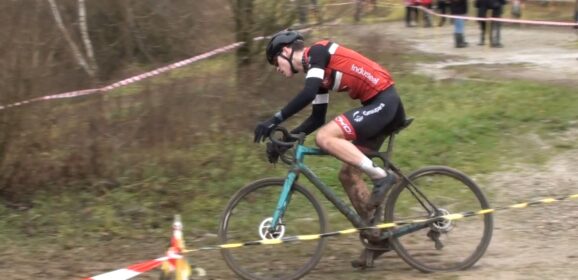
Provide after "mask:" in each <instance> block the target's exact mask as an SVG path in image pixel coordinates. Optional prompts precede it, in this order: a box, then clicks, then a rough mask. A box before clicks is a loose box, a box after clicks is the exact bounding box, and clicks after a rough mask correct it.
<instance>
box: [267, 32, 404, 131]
mask: <svg viewBox="0 0 578 280" xmlns="http://www.w3.org/2000/svg"><path fill="white" fill-rule="evenodd" d="M303 60H304V66H305V68H306V69H307V74H306V78H305V86H304V87H303V90H301V92H300V93H299V94H298V95H297V96H295V97H294V98H293V99H292V100H291V101H290V102H289V103H287V105H285V107H283V109H281V110H280V111H279V112H278V113H276V114H275V117H276V118H278V119H279V120H280V121H284V120H286V119H287V118H289V117H291V116H293V115H294V114H296V113H297V112H299V111H301V110H302V109H303V108H305V106H307V105H308V104H311V103H312V104H313V111H312V114H311V116H310V117H309V118H308V119H307V120H306V121H305V122H304V123H303V124H302V125H301V126H299V127H298V128H296V129H295V130H294V133H295V132H301V131H304V132H306V133H310V132H312V131H313V130H315V129H317V128H318V127H319V126H321V125H322V124H323V123H324V122H325V115H326V112H327V104H328V103H329V94H328V93H327V92H328V91H329V90H332V91H339V92H343V91H347V92H349V96H350V97H351V98H353V99H359V100H360V101H361V102H362V103H364V102H365V101H368V100H370V99H371V98H372V97H374V96H375V95H377V94H378V93H379V92H382V91H384V90H386V89H388V88H389V87H390V86H392V85H393V84H394V82H393V79H392V78H391V75H390V74H389V72H387V71H386V70H385V69H384V68H382V67H381V66H379V65H378V64H377V63H375V62H373V61H372V60H370V59H368V58H366V57H364V56H363V55H361V54H359V53H357V52H355V51H353V50H351V49H348V48H345V47H342V46H340V45H338V44H337V43H334V42H330V41H327V40H324V41H319V42H317V43H315V44H313V45H312V46H311V47H309V48H306V49H305V50H304V53H303Z"/></svg>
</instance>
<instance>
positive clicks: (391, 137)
mask: <svg viewBox="0 0 578 280" xmlns="http://www.w3.org/2000/svg"><path fill="white" fill-rule="evenodd" d="M394 140H395V133H392V134H391V135H389V140H388V141H387V152H386V155H385V159H386V160H387V161H388V162H389V159H390V157H391V154H392V153H393V143H394Z"/></svg>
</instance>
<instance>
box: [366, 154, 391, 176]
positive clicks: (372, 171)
mask: <svg viewBox="0 0 578 280" xmlns="http://www.w3.org/2000/svg"><path fill="white" fill-rule="evenodd" d="M359 168H360V169H361V170H362V171H363V172H365V174H367V176H369V178H371V179H372V180H375V179H381V178H384V177H385V176H387V173H385V170H383V169H382V168H381V167H378V166H375V164H373V161H371V160H370V159H369V158H368V157H363V159H362V160H361V162H360V163H359Z"/></svg>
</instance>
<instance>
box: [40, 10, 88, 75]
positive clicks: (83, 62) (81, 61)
mask: <svg viewBox="0 0 578 280" xmlns="http://www.w3.org/2000/svg"><path fill="white" fill-rule="evenodd" d="M48 3H49V4H50V10H51V12H52V15H53V17H54V20H55V21H56V25H57V26H58V29H59V30H60V31H61V33H62V36H64V39H65V40H66V42H67V43H68V46H69V47H70V49H71V51H72V54H73V55H74V57H75V59H76V61H77V63H78V65H80V67H82V69H84V71H85V72H86V73H87V74H88V75H89V76H90V77H91V78H94V77H95V76H96V73H97V71H98V68H97V65H96V61H95V59H94V52H93V48H92V43H91V41H90V37H89V36H88V28H87V23H86V5H85V2H84V0H78V2H77V3H78V18H79V26H80V34H81V36H82V41H83V43H84V46H85V51H86V54H83V53H82V52H81V51H80V48H79V47H78V45H77V44H76V42H75V41H74V40H73V39H72V36H71V35H70V33H69V32H68V29H67V28H66V26H65V24H64V21H63V20H62V16H61V15H60V11H59V9H58V6H57V5H56V0H48Z"/></svg>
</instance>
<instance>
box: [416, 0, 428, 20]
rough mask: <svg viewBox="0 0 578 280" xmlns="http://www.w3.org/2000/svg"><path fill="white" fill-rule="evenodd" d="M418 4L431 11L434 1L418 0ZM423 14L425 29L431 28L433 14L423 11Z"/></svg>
mask: <svg viewBox="0 0 578 280" xmlns="http://www.w3.org/2000/svg"><path fill="white" fill-rule="evenodd" d="M417 4H418V5H420V6H422V7H424V8H426V9H428V10H431V9H432V0H417ZM421 12H422V13H423V23H424V25H423V26H424V27H431V14H430V13H428V12H426V11H424V10H422V11H421Z"/></svg>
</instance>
